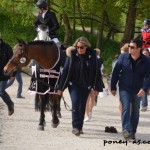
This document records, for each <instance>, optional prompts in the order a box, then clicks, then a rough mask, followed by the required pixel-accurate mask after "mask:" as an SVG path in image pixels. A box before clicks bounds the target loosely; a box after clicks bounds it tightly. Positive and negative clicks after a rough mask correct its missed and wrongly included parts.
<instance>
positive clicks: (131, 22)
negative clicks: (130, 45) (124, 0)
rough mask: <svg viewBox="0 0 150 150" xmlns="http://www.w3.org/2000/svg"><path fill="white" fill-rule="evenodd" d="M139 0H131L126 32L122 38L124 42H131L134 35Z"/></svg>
mask: <svg viewBox="0 0 150 150" xmlns="http://www.w3.org/2000/svg"><path fill="white" fill-rule="evenodd" d="M137 1H138V0H131V1H130V3H129V9H128V13H127V18H126V25H125V32H124V36H123V38H122V44H123V43H126V42H129V41H130V40H131V39H132V38H133V37H134V31H135V20H136V10H137V8H136V6H137Z"/></svg>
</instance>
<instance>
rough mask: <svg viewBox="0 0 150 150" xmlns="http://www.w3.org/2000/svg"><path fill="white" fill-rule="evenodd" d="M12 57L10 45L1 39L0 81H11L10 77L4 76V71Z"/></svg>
mask: <svg viewBox="0 0 150 150" xmlns="http://www.w3.org/2000/svg"><path fill="white" fill-rule="evenodd" d="M12 55H13V51H12V48H11V47H10V46H9V45H8V44H6V43H4V42H3V41H2V39H0V81H5V80H8V79H9V77H8V76H5V75H4V73H3V69H4V67H5V65H6V64H7V62H8V61H9V59H10V58H11V57H12Z"/></svg>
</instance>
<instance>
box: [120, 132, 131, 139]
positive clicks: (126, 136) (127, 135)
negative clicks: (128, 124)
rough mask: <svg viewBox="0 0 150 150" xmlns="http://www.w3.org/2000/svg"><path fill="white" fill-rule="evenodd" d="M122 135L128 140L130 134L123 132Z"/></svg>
mask: <svg viewBox="0 0 150 150" xmlns="http://www.w3.org/2000/svg"><path fill="white" fill-rule="evenodd" d="M122 135H123V137H124V138H125V139H128V138H129V137H130V133H129V132H128V131H127V130H123V131H122Z"/></svg>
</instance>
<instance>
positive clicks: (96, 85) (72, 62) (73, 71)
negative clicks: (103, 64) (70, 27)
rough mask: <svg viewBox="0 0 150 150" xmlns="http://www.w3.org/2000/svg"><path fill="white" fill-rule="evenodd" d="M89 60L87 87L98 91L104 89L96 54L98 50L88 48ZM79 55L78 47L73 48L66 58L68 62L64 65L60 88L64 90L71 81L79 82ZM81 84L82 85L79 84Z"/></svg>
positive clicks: (87, 62) (87, 61)
mask: <svg viewBox="0 0 150 150" xmlns="http://www.w3.org/2000/svg"><path fill="white" fill-rule="evenodd" d="M87 53H88V54H87V60H86V64H87V66H88V70H87V74H88V77H87V78H88V79H87V82H86V84H87V88H89V89H91V88H93V89H94V90H97V91H99V92H100V91H103V85H102V77H101V72H100V64H99V63H98V59H97V56H96V51H94V50H92V49H87ZM79 61H80V60H79V55H78V53H77V50H76V49H73V50H72V51H71V54H70V56H68V57H67V58H66V62H65V65H64V69H63V73H62V77H61V79H60V83H59V86H58V89H59V90H62V91H63V90H64V89H65V88H66V87H67V86H68V84H69V83H71V84H73V83H76V84H77V85H78V84H79V80H78V77H79V68H78V62H79ZM79 86H80V85H79Z"/></svg>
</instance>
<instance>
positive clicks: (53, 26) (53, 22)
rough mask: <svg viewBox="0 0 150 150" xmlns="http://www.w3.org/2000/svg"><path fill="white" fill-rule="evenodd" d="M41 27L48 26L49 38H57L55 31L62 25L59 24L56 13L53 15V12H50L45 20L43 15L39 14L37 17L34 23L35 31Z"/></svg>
mask: <svg viewBox="0 0 150 150" xmlns="http://www.w3.org/2000/svg"><path fill="white" fill-rule="evenodd" d="M39 25H46V26H48V27H49V36H50V37H51V38H55V37H57V36H56V33H55V31H56V30H57V29H59V27H60V25H59V23H58V20H57V18H56V15H55V13H53V12H51V11H49V10H48V11H47V12H46V14H45V16H44V18H43V17H42V14H41V13H39V15H38V16H37V18H36V20H35V22H34V28H35V30H36V29H37V27H38V26H39Z"/></svg>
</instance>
